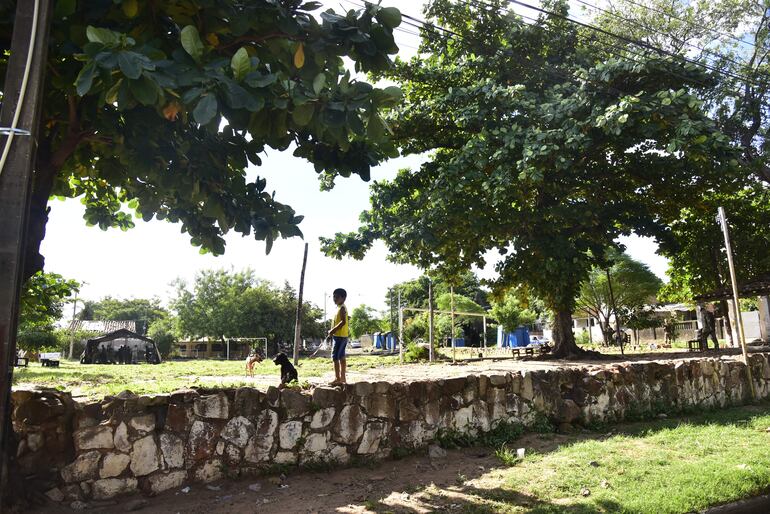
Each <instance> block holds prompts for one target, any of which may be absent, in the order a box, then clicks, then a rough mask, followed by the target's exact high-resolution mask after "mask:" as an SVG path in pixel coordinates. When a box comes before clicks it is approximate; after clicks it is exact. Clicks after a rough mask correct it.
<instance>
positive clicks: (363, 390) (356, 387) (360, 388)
mask: <svg viewBox="0 0 770 514" xmlns="http://www.w3.org/2000/svg"><path fill="white" fill-rule="evenodd" d="M352 389H353V392H354V393H355V395H356V396H367V395H370V394H372V393H373V392H374V386H373V385H372V384H370V383H369V382H356V383H355V384H353V387H352Z"/></svg>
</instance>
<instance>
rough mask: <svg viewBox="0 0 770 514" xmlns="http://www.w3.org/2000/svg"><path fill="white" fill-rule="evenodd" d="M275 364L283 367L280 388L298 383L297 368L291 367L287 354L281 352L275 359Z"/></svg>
mask: <svg viewBox="0 0 770 514" xmlns="http://www.w3.org/2000/svg"><path fill="white" fill-rule="evenodd" d="M273 363H275V365H276V366H281V385H280V386H278V387H281V388H283V387H286V386H287V385H289V384H290V383H291V382H295V381H297V378H298V377H297V368H295V367H294V366H292V365H291V362H289V357H287V356H286V354H285V353H283V352H281V353H279V354H278V355H276V356H275V357H273Z"/></svg>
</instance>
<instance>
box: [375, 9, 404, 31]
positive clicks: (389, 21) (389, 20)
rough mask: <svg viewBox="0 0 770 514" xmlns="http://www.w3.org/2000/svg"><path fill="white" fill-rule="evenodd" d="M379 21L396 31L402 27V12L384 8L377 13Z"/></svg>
mask: <svg viewBox="0 0 770 514" xmlns="http://www.w3.org/2000/svg"><path fill="white" fill-rule="evenodd" d="M376 17H377V21H379V22H380V23H382V24H383V25H385V26H386V27H388V28H389V29H394V28H396V27H398V26H399V25H401V11H399V10H398V9H396V8H395V7H383V8H382V9H380V10H379V11H377V15H376Z"/></svg>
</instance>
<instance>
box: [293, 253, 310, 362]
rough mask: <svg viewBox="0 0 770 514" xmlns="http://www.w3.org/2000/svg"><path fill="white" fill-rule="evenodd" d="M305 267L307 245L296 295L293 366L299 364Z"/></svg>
mask: <svg viewBox="0 0 770 514" xmlns="http://www.w3.org/2000/svg"><path fill="white" fill-rule="evenodd" d="M305 266H307V243H305V255H304V256H303V257H302V273H301V274H300V276H299V293H298V294H297V318H296V319H295V320H294V365H295V366H296V365H297V363H298V362H299V342H300V333H301V332H302V292H303V290H304V289H305Z"/></svg>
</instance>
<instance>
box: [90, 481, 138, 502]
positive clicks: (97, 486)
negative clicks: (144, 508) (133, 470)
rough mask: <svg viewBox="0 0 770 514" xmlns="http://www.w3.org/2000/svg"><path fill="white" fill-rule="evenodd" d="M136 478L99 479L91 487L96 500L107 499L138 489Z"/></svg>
mask: <svg viewBox="0 0 770 514" xmlns="http://www.w3.org/2000/svg"><path fill="white" fill-rule="evenodd" d="M136 486H137V481H136V479H135V478H104V479H102V480H97V481H96V482H94V485H93V486H92V488H91V494H92V495H93V498H94V500H107V499H109V498H114V497H115V496H118V495H120V494H126V493H132V492H134V491H136Z"/></svg>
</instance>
